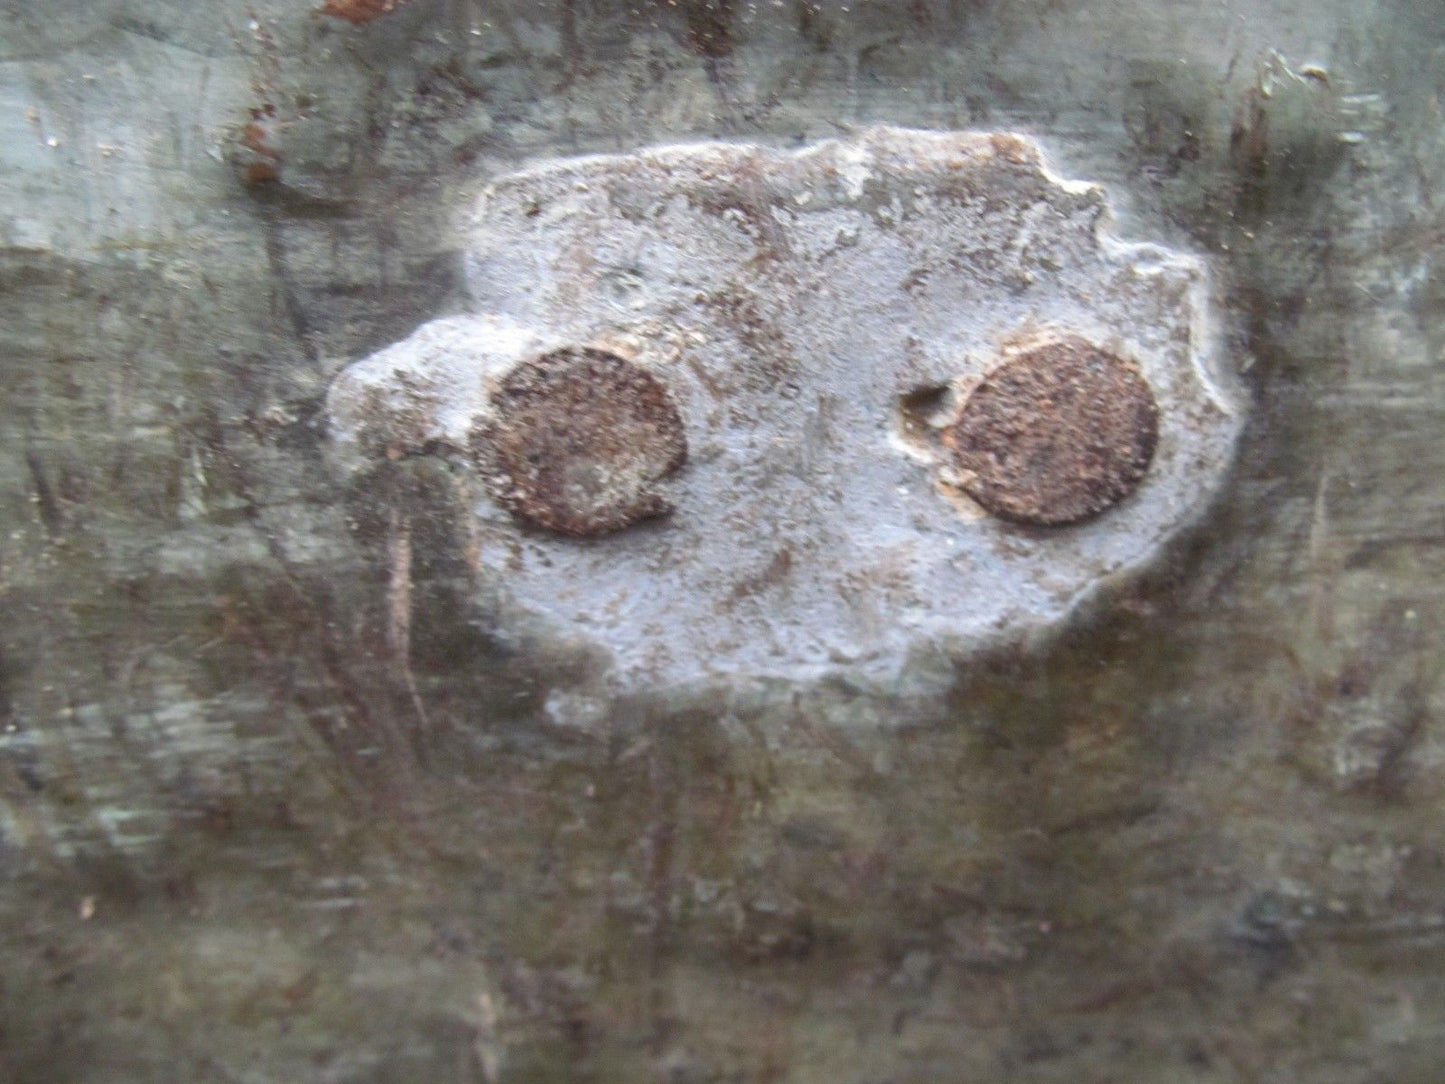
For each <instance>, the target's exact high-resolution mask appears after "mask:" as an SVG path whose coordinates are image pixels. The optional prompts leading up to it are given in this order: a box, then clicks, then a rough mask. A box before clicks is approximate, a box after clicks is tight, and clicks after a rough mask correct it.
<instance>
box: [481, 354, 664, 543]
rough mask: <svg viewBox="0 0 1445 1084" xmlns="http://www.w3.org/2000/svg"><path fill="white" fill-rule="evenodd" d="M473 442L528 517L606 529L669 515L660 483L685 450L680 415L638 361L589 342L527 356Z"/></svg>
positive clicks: (560, 526) (560, 525)
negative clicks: (596, 348) (636, 362)
mask: <svg viewBox="0 0 1445 1084" xmlns="http://www.w3.org/2000/svg"><path fill="white" fill-rule="evenodd" d="M492 406H493V412H492V414H491V415H489V416H488V417H486V418H484V419H482V420H481V421H480V422H479V423H478V425H477V428H476V429H475V430H474V432H473V440H472V450H473V454H474V455H475V457H476V459H477V462H478V465H479V466H480V467H481V469H482V472H483V474H484V476H485V477H486V478H487V479H488V481H489V483H490V485H491V488H492V492H493V493H494V494H495V495H496V497H497V498H498V499H499V500H501V501H502V502H503V503H504V504H506V505H507V507H508V508H510V509H511V510H512V511H513V512H514V513H515V514H516V515H517V516H518V517H520V518H521V519H522V520H524V521H526V522H528V523H531V524H533V525H535V526H538V527H544V528H547V529H549V530H553V531H558V532H560V533H562V534H569V535H582V536H586V535H603V534H610V533H611V532H613V531H617V530H621V529H622V528H624V527H628V526H631V525H632V524H634V523H637V522H639V521H641V520H644V519H653V518H655V517H658V516H662V515H666V514H667V513H668V512H670V511H671V510H672V505H671V504H670V503H669V501H668V500H667V498H666V497H664V496H663V495H662V494H661V493H660V492H659V491H658V489H657V488H656V483H657V481H658V480H659V479H661V478H663V477H665V476H666V475H668V474H671V473H672V472H673V471H675V470H677V469H678V468H679V467H681V466H682V464H683V463H684V462H685V461H686V459H687V438H686V436H685V435H684V432H683V426H682V419H681V418H680V417H679V416H678V413H677V407H676V406H675V405H674V404H673V401H672V397H671V396H670V395H669V394H668V392H667V389H666V388H665V387H664V386H663V385H662V383H661V382H660V381H658V379H657V378H656V377H654V376H653V375H652V374H650V373H649V372H647V370H645V369H643V368H642V367H641V366H638V365H634V364H632V363H631V362H628V361H626V360H624V359H623V358H620V357H618V356H617V355H616V354H610V353H608V352H606V351H604V350H594V349H590V348H587V347H576V348H564V349H561V350H555V351H552V352H551V353H548V354H545V355H543V356H542V357H540V358H537V359H535V360H532V361H528V362H525V363H523V364H521V365H519V366H517V367H516V368H515V369H513V370H512V371H511V372H510V373H508V374H507V376H506V378H505V379H503V380H502V381H501V383H500V386H499V387H498V388H497V390H496V391H495V392H493V393H492Z"/></svg>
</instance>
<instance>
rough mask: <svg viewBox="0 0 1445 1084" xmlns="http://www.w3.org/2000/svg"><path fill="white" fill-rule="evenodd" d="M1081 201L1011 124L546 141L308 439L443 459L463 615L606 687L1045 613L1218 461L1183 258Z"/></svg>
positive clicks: (885, 661)
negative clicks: (562, 645) (465, 595)
mask: <svg viewBox="0 0 1445 1084" xmlns="http://www.w3.org/2000/svg"><path fill="white" fill-rule="evenodd" d="M1104 213H1105V203H1104V196H1103V193H1102V191H1101V190H1100V189H1099V188H1097V187H1094V186H1090V185H1084V184H1077V183H1071V182H1064V181H1061V180H1059V179H1058V178H1057V177H1055V176H1053V175H1052V174H1050V173H1049V172H1048V171H1047V170H1046V169H1045V168H1044V166H1043V164H1042V158H1041V156H1040V153H1039V150H1038V148H1037V147H1036V146H1035V145H1034V144H1033V143H1032V142H1030V141H1029V140H1027V139H1024V138H1022V137H1019V136H1015V135H997V134H994V135H990V134H978V133H930V132H914V131H900V130H895V129H886V128H880V129H873V130H871V131H869V132H866V133H864V134H863V135H861V136H860V137H858V138H857V139H855V140H846V141H829V142H825V143H819V144H815V145H813V146H811V147H807V148H805V149H803V150H800V151H796V152H793V151H781V150H773V149H768V148H762V147H754V146H735V145H725V144H702V145H694V146H674V147H660V148H656V149H653V150H647V151H641V152H638V153H636V154H631V155H622V156H609V157H591V158H579V159H573V160H566V161H557V162H551V163H546V164H543V165H541V166H538V167H537V168H535V169H532V170H529V171H527V172H523V173H518V174H515V175H512V176H508V177H503V178H501V179H499V180H497V181H496V182H494V183H493V184H492V185H490V186H489V187H488V188H487V190H486V191H485V193H484V194H483V196H482V197H481V200H480V204H479V207H478V210H477V214H476V218H475V222H474V224H473V226H472V228H471V231H470V233H469V236H468V237H467V239H466V259H467V284H468V290H469V294H470V299H471V308H472V314H471V315H463V316H456V317H450V318H447V319H442V320H436V321H434V322H432V323H430V324H427V325H425V326H424V327H422V328H420V329H418V330H417V331H416V332H415V333H414V334H413V335H412V336H411V337H410V338H408V339H406V340H405V341H403V342H400V343H398V344H396V345H394V346H391V347H389V348H387V349H385V350H382V351H381V352H379V353H377V354H375V355H373V356H372V357H370V358H367V359H365V360H363V361H359V362H357V363H356V364H354V365H352V366H351V367H350V368H348V369H347V370H346V371H345V372H343V373H342V374H341V376H340V377H339V378H338V379H337V381H336V383H335V384H334V386H333V387H332V389H331V394H330V399H329V403H328V407H329V414H330V424H331V434H332V437H333V440H334V442H335V446H336V449H337V452H338V455H339V457H340V458H341V460H342V462H343V463H345V464H346V465H347V466H348V467H349V468H353V469H354V468H357V467H360V466H363V465H364V464H365V463H366V462H367V461H368V460H370V459H372V458H374V457H377V456H383V455H388V456H391V457H393V458H394V457H397V456H401V455H410V454H419V453H424V452H425V453H434V452H442V453H444V454H450V455H453V456H455V457H456V458H457V459H458V461H459V462H463V463H465V464H466V465H467V468H468V470H470V471H472V472H473V473H474V476H475V478H476V479H477V483H478V485H477V493H478V504H477V508H476V515H477V520H478V533H477V536H478V539H479V543H478V544H479V547H480V555H481V565H480V567H481V570H482V571H481V575H482V577H483V579H484V580H485V581H486V582H485V587H486V590H487V593H488V596H489V597H492V596H495V595H497V594H498V593H500V595H501V597H502V598H503V600H504V602H503V604H502V609H501V617H500V618H499V620H501V621H502V622H503V623H509V622H510V623H512V624H514V625H515V626H516V627H517V628H518V629H521V628H525V629H527V630H529V631H530V632H535V631H537V630H539V629H540V630H543V631H544V633H545V634H546V635H551V636H555V637H556V638H557V640H558V641H559V642H568V643H578V642H581V643H583V644H585V645H587V646H588V647H589V648H592V649H597V650H602V651H605V652H607V653H608V654H609V655H610V658H611V668H610V679H611V681H612V682H613V684H614V685H615V686H616V687H618V688H634V687H640V686H642V685H670V684H677V683H694V682H698V681H707V680H710V679H715V678H737V677H787V678H809V677H819V676H823V675H826V674H829V673H835V672H840V671H846V672H849V673H852V674H860V675H861V674H867V675H871V676H873V677H875V678H884V679H887V678H889V677H891V676H897V675H899V674H901V673H903V672H904V671H905V670H906V668H907V667H908V664H909V660H910V659H911V658H914V657H917V656H919V655H929V656H932V655H936V654H937V653H938V651H940V650H942V651H943V652H945V653H951V652H955V651H961V650H967V649H968V648H969V647H971V646H974V645H977V644H978V643H980V642H983V641H986V640H991V639H993V638H996V637H999V636H1002V635H1010V634H1016V633H1018V632H1021V631H1024V630H1025V629H1028V628H1031V627H1036V626H1040V625H1042V624H1045V623H1048V622H1052V621H1056V620H1058V619H1059V618H1061V617H1062V616H1063V615H1065V614H1066V613H1067V612H1068V610H1069V608H1070V606H1071V605H1072V604H1073V603H1074V602H1075V601H1076V600H1077V599H1078V598H1079V596H1080V595H1081V594H1082V593H1083V592H1084V591H1086V590H1087V589H1088V588H1090V587H1091V586H1092V585H1094V584H1095V583H1097V582H1098V581H1099V580H1100V579H1101V578H1103V577H1105V576H1108V575H1110V574H1112V573H1115V572H1118V571H1120V570H1122V569H1125V568H1128V567H1130V566H1133V565H1137V564H1139V563H1140V562H1142V561H1144V560H1146V559H1147V558H1148V557H1149V556H1150V555H1151V553H1153V552H1154V551H1155V549H1156V548H1157V547H1158V546H1159V544H1160V542H1161V541H1162V540H1163V539H1164V538H1165V537H1167V536H1168V535H1169V534H1170V533H1171V532H1172V531H1174V530H1176V529H1177V528H1178V527H1179V526H1180V525H1181V524H1182V523H1184V522H1185V521H1186V520H1187V519H1189V518H1190V517H1191V516H1192V515H1193V514H1195V513H1196V512H1197V510H1198V509H1199V508H1200V507H1201V505H1202V504H1203V502H1205V501H1206V500H1207V498H1208V496H1209V494H1210V491H1211V490H1212V489H1213V488H1214V487H1215V485H1216V484H1217V483H1218V481H1219V480H1220V478H1221V476H1222V473H1223V470H1224V467H1225V464H1226V462H1227V460H1228V457H1229V453H1230V448H1231V445H1232V443H1233V440H1234V438H1235V435H1236V433H1237V431H1238V418H1237V414H1236V411H1235V409H1234V408H1233V406H1232V404H1231V402H1230V400H1229V398H1228V397H1227V396H1226V395H1225V394H1224V393H1223V392H1222V391H1221V389H1220V387H1219V386H1218V385H1217V384H1216V382H1215V379H1214V377H1215V375H1216V374H1217V373H1218V372H1219V371H1220V366H1219V359H1218V358H1217V357H1216V356H1215V354H1214V352H1215V350H1216V343H1215V337H1214V336H1213V334H1212V333H1211V330H1210V327H1211V325H1210V322H1209V319H1208V315H1207V313H1206V311H1205V305H1206V298H1205V289H1204V273H1203V268H1202V266H1201V265H1200V263H1199V262H1198V261H1196V260H1195V259H1193V258H1191V257H1189V256H1185V255H1182V254H1180V253H1177V252H1172V251H1169V250H1167V249H1164V248H1160V247H1158V246H1152V245H1149V246H1146V245H1126V244H1122V243H1119V242H1117V241H1114V240H1112V239H1110V238H1108V237H1106V236H1103V235H1102V234H1101V230H1100V219H1101V217H1102V216H1103V215H1104ZM479 586H481V585H479Z"/></svg>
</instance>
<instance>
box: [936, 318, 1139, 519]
mask: <svg viewBox="0 0 1445 1084" xmlns="http://www.w3.org/2000/svg"><path fill="white" fill-rule="evenodd" d="M1158 439H1159V408H1158V405H1157V404H1156V403H1155V401H1154V393H1153V392H1152V391H1151V390H1150V389H1149V385H1148V384H1147V383H1146V382H1145V380H1144V378H1143V376H1141V375H1140V373H1139V370H1138V368H1137V367H1136V366H1134V365H1133V364H1132V363H1130V362H1128V361H1126V360H1124V359H1123V358H1120V357H1118V356H1116V355H1114V354H1111V353H1109V352H1108V351H1106V350H1101V349H1100V348H1098V347H1097V346H1094V345H1093V344H1092V343H1089V342H1087V341H1085V340H1084V339H1080V338H1075V337H1064V338H1058V339H1052V340H1049V341H1047V342H1043V343H1040V344H1038V345H1035V346H1033V347H1031V348H1029V349H1027V350H1025V351H1024V352H1022V353H1020V354H1018V355H1016V356H1014V357H1012V358H1010V359H1009V360H1008V361H1006V362H1004V363H1003V364H1002V365H1000V366H999V367H998V368H996V369H994V370H993V371H992V372H990V373H989V374H988V375H987V376H986V377H984V379H983V380H982V381H981V382H980V383H979V385H978V386H977V387H976V388H975V389H974V390H973V392H972V394H970V395H969V397H968V399H967V400H966V401H965V402H964V404H963V407H962V408H961V409H960V410H959V412H958V416H957V418H956V419H955V420H954V421H953V422H952V423H951V424H950V425H949V426H948V428H947V430H946V431H945V434H944V440H945V443H946V444H947V446H948V448H949V449H950V451H951V452H952V458H953V464H954V467H955V468H956V470H957V475H958V484H959V485H960V487H961V488H962V489H963V491H964V492H965V493H967V494H968V495H969V496H970V497H972V498H973V499H974V500H975V501H977V502H978V503H979V504H980V505H982V506H983V507H984V508H985V509H986V510H987V511H989V512H990V513H992V514H993V515H995V516H998V517H999V518H1000V519H1006V520H1010V521H1012V522H1015V523H1023V524H1031V525H1037V526H1051V527H1052V526H1062V525H1065V524H1071V523H1079V522H1082V521H1083V520H1087V519H1091V518H1092V517H1094V516H1097V515H1099V514H1100V513H1101V512H1103V511H1105V510H1107V509H1109V508H1111V507H1113V506H1114V505H1115V504H1117V503H1118V502H1119V501H1121V500H1123V499H1124V498H1125V497H1127V496H1128V495H1129V494H1130V493H1132V492H1134V490H1135V489H1136V488H1138V485H1139V483H1140V481H1141V480H1142V479H1143V478H1144V475H1145V473H1146V472H1147V471H1148V470H1149V464H1150V461H1151V460H1152V459H1153V458H1154V448H1155V445H1156V444H1157V443H1158Z"/></svg>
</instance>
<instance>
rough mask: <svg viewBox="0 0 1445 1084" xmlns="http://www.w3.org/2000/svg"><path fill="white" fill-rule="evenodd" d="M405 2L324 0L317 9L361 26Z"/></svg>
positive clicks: (389, 0)
mask: <svg viewBox="0 0 1445 1084" xmlns="http://www.w3.org/2000/svg"><path fill="white" fill-rule="evenodd" d="M406 2H407V0H326V3H325V4H323V5H322V6H321V7H320V8H318V9H317V11H318V12H319V13H320V14H322V15H331V16H334V17H336V18H338V19H346V20H347V21H349V22H351V23H354V24H355V25H356V26H363V25H365V24H366V23H369V22H371V21H372V20H373V19H377V18H380V17H381V16H383V15H389V14H390V13H391V12H393V11H395V10H396V9H397V8H399V7H401V6H402V5H403V4H405V3H406Z"/></svg>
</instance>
